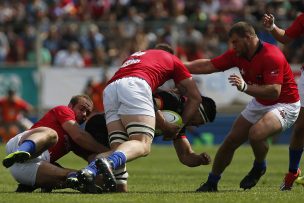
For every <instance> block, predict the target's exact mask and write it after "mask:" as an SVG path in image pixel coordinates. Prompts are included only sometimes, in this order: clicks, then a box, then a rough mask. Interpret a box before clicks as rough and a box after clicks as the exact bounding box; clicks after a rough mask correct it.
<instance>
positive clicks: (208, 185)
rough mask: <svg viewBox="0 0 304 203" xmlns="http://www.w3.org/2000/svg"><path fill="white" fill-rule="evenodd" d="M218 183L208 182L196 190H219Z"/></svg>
mask: <svg viewBox="0 0 304 203" xmlns="http://www.w3.org/2000/svg"><path fill="white" fill-rule="evenodd" d="M217 191H218V190H217V184H213V183H210V182H206V183H204V184H201V186H200V187H199V188H198V189H197V190H196V192H217Z"/></svg>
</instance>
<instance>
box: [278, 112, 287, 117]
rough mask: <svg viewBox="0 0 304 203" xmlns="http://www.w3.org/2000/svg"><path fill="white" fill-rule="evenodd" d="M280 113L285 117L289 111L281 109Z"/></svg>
mask: <svg viewBox="0 0 304 203" xmlns="http://www.w3.org/2000/svg"><path fill="white" fill-rule="evenodd" d="M279 113H280V115H281V116H282V118H283V119H285V118H286V115H287V113H286V112H285V111H284V110H279Z"/></svg>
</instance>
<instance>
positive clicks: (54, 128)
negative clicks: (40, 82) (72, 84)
mask: <svg viewBox="0 0 304 203" xmlns="http://www.w3.org/2000/svg"><path fill="white" fill-rule="evenodd" d="M92 110H93V103H92V101H91V99H90V98H89V97H88V96H86V95H77V96H74V97H73V98H72V99H71V100H70V102H69V105H68V106H57V107H55V108H53V109H51V110H50V111H48V112H47V113H46V114H45V115H44V116H43V117H42V118H41V119H40V120H39V121H38V122H36V123H35V124H34V125H33V126H32V127H31V128H30V129H29V130H27V131H24V132H22V133H20V134H18V135H16V136H15V137H13V138H12V139H10V140H9V142H8V143H7V145H6V153H7V154H8V155H7V156H6V157H5V158H4V159H3V162H2V164H3V165H4V166H5V167H6V168H9V169H10V172H11V174H12V176H13V177H14V178H15V180H16V181H17V182H19V183H21V184H24V185H30V186H34V185H35V186H37V187H44V188H54V187H59V188H61V187H63V185H64V184H65V180H66V177H67V175H68V174H69V173H70V172H71V171H72V170H70V169H64V168H60V167H57V166H55V165H53V164H52V163H54V162H55V161H56V160H58V159H60V158H61V157H63V156H64V155H66V154H67V153H68V152H69V151H71V150H72V146H73V144H77V145H79V146H80V147H82V148H83V149H85V150H87V151H90V152H92V153H101V152H104V151H107V150H108V148H106V147H104V146H103V145H102V144H100V143H98V142H96V141H95V139H94V138H93V137H92V136H91V135H90V134H88V133H87V132H85V131H84V130H82V129H81V128H80V126H79V125H80V124H82V123H83V122H85V121H86V120H87V118H88V116H89V115H90V113H91V111H92Z"/></svg>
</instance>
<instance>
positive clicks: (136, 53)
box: [131, 51, 146, 56]
mask: <svg viewBox="0 0 304 203" xmlns="http://www.w3.org/2000/svg"><path fill="white" fill-rule="evenodd" d="M144 54H146V52H144V51H138V52H135V53H133V54H132V55H131V56H142V55H144Z"/></svg>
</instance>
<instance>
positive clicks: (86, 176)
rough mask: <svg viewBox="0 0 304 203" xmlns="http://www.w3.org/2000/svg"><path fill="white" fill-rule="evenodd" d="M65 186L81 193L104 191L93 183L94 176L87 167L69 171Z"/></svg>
mask: <svg viewBox="0 0 304 203" xmlns="http://www.w3.org/2000/svg"><path fill="white" fill-rule="evenodd" d="M66 186H67V187H68V188H71V189H74V190H78V191H79V192H81V193H91V194H97V193H104V191H103V190H102V188H101V187H100V186H98V185H96V184H95V177H94V175H93V173H92V172H91V171H89V170H88V169H82V170H80V171H77V172H71V173H69V174H68V176H67V179H66Z"/></svg>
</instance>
